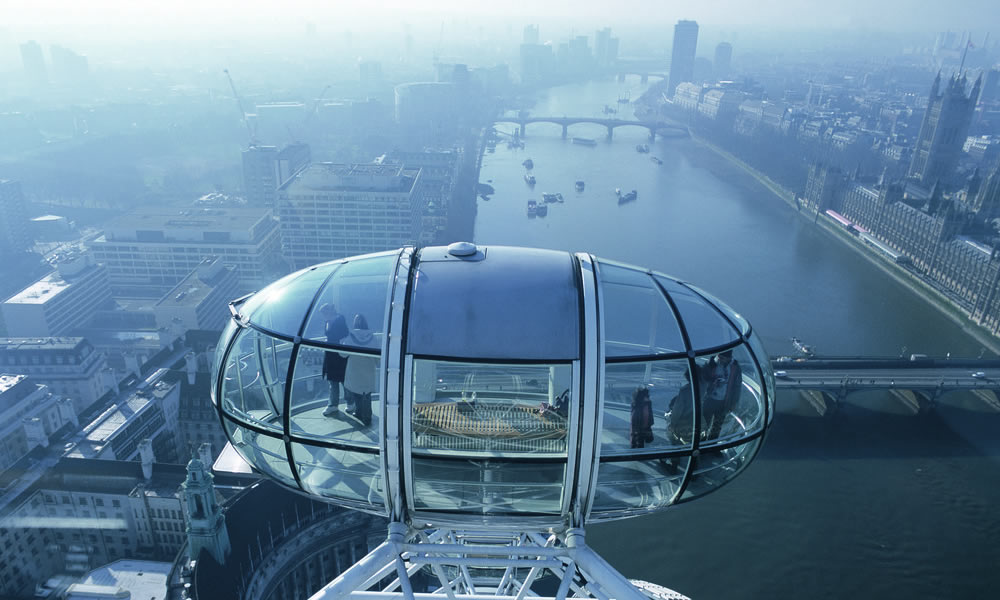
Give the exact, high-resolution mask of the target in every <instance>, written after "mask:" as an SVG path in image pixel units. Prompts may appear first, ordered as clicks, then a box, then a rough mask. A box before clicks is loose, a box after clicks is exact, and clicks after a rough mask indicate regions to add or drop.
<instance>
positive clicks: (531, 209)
mask: <svg viewBox="0 0 1000 600" xmlns="http://www.w3.org/2000/svg"><path fill="white" fill-rule="evenodd" d="M537 212H538V203H537V202H535V201H534V200H528V216H529V217H533V216H535V214H536V213H537Z"/></svg>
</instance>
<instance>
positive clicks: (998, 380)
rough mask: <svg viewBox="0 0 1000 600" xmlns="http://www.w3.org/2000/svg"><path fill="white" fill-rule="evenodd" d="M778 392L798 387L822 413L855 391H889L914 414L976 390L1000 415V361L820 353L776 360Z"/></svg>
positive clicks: (832, 408) (984, 401)
mask: <svg viewBox="0 0 1000 600" xmlns="http://www.w3.org/2000/svg"><path fill="white" fill-rule="evenodd" d="M771 365H772V367H773V368H774V370H775V374H776V379H775V384H776V387H777V389H778V390H796V391H799V392H800V393H801V395H802V396H803V397H804V398H805V399H806V400H807V401H808V402H809V403H810V404H812V405H813V406H814V407H815V408H816V410H817V411H818V412H819V413H820V414H829V413H830V412H832V411H835V410H836V409H837V407H838V406H839V404H840V403H841V402H843V401H844V400H845V399H847V397H848V396H849V395H851V394H853V393H857V392H865V391H888V392H890V394H891V395H892V397H893V398H895V399H896V400H898V401H899V402H901V403H902V404H903V405H905V406H906V407H907V408H909V409H910V410H911V411H912V412H913V413H914V414H918V413H923V412H926V411H927V410H930V409H932V408H933V407H934V405H935V403H936V402H937V400H938V399H939V398H940V397H941V396H942V395H944V394H946V393H949V392H955V391H965V392H971V393H972V394H973V395H975V396H976V397H977V398H979V399H980V400H981V401H982V402H983V403H985V404H986V405H987V406H989V407H990V408H991V409H992V410H993V411H996V412H998V413H1000V397H998V393H1000V359H952V358H925V357H913V358H912V359H907V358H895V357H894V358H875V357H843V356H838V357H821V356H815V357H810V358H798V359H791V358H788V357H781V358H773V359H772V360H771Z"/></svg>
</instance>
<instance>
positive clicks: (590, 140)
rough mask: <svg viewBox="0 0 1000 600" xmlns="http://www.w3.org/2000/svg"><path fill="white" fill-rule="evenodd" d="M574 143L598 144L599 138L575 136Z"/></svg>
mask: <svg viewBox="0 0 1000 600" xmlns="http://www.w3.org/2000/svg"><path fill="white" fill-rule="evenodd" d="M573 143H574V144H579V145H581V146H596V145H597V140H595V139H594V138H585V137H575V138H573Z"/></svg>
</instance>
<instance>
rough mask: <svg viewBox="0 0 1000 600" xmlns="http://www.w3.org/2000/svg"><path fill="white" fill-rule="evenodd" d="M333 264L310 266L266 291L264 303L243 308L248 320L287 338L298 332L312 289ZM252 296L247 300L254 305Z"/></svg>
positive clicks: (332, 267) (311, 296)
mask: <svg viewBox="0 0 1000 600" xmlns="http://www.w3.org/2000/svg"><path fill="white" fill-rule="evenodd" d="M336 266H337V264H336V263H328V264H325V265H319V266H316V267H310V268H309V269H307V270H306V271H305V272H304V273H302V274H301V275H300V276H299V277H297V278H295V279H294V280H292V281H289V282H288V284H287V285H285V286H284V287H282V288H281V289H279V290H275V291H274V292H273V293H270V294H268V296H267V301H266V302H264V303H262V304H259V305H257V306H258V307H257V308H256V309H251V308H248V309H247V315H248V316H249V318H250V322H251V323H253V324H254V325H257V326H259V327H263V328H264V329H268V330H270V331H273V332H275V333H280V334H283V335H286V336H288V337H294V336H296V335H299V330H300V329H301V328H302V323H303V321H304V320H305V316H306V312H307V311H308V310H309V306H310V305H311V304H312V302H313V298H314V297H315V296H316V290H317V289H318V288H319V286H320V285H322V283H323V281H324V280H326V278H327V277H328V276H329V275H330V272H331V271H332V270H333V269H334V268H336ZM256 298H257V296H254V297H253V298H251V299H250V300H249V301H248V302H247V303H248V304H249V303H250V302H252V301H254V304H257V303H256V302H255V301H256ZM250 310H253V312H249V311H250Z"/></svg>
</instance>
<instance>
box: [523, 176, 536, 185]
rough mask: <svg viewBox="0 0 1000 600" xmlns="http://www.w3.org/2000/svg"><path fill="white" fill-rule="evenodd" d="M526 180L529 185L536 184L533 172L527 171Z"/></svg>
mask: <svg viewBox="0 0 1000 600" xmlns="http://www.w3.org/2000/svg"><path fill="white" fill-rule="evenodd" d="M524 182H525V183H527V184H528V185H535V176H534V175H532V174H531V173H525V174H524Z"/></svg>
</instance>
